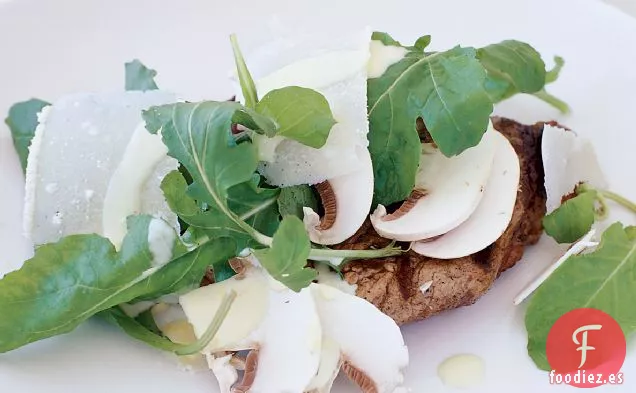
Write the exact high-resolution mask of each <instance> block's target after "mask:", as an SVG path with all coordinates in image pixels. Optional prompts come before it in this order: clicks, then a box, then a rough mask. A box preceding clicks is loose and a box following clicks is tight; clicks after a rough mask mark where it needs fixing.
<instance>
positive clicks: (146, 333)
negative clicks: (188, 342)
mask: <svg viewBox="0 0 636 393" xmlns="http://www.w3.org/2000/svg"><path fill="white" fill-rule="evenodd" d="M99 316H100V317H102V318H104V319H105V320H107V321H108V322H110V323H112V324H114V325H117V326H119V327H120V328H121V329H122V330H123V331H124V332H125V333H126V334H128V335H129V336H131V337H132V338H135V339H137V340H139V341H142V342H144V343H146V344H148V345H150V346H151V347H153V348H156V349H159V350H162V351H166V352H175V351H177V350H178V349H180V348H181V347H182V346H183V345H182V344H177V343H174V342H172V341H170V340H169V339H167V338H166V337H164V336H163V335H161V334H160V332H153V331H152V330H150V329H148V328H147V327H146V326H144V325H143V324H141V323H140V322H139V321H137V320H135V319H133V318H131V317H129V316H128V315H126V314H125V313H124V312H123V311H122V310H121V309H119V308H117V307H116V308H111V309H108V310H105V311H102V312H101V313H100V314H99Z"/></svg>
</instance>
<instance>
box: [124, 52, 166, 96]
mask: <svg viewBox="0 0 636 393" xmlns="http://www.w3.org/2000/svg"><path fill="white" fill-rule="evenodd" d="M124 66H125V70H126V83H125V88H126V90H139V91H147V90H157V89H158V88H159V87H157V84H156V83H155V79H154V78H155V76H157V71H155V70H153V69H150V68H148V67H146V66H145V65H143V64H142V63H141V62H140V61H139V60H137V59H134V60H132V61H130V62H128V63H126V64H125V65H124Z"/></svg>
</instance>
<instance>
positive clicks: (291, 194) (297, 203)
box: [277, 184, 319, 219]
mask: <svg viewBox="0 0 636 393" xmlns="http://www.w3.org/2000/svg"><path fill="white" fill-rule="evenodd" d="M277 202H278V211H279V212H280V214H281V215H282V216H286V215H293V216H296V217H298V218H300V219H303V217H304V213H303V207H309V208H311V209H312V210H313V211H318V204H319V200H318V198H317V197H316V195H315V194H314V191H313V190H312V188H311V187H310V186H308V185H306V184H302V185H298V186H291V187H284V188H281V190H280V195H279V197H278V201H277Z"/></svg>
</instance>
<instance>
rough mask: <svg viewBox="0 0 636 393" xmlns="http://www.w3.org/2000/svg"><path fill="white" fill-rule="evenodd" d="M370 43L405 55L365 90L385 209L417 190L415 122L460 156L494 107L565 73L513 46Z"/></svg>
mask: <svg viewBox="0 0 636 393" xmlns="http://www.w3.org/2000/svg"><path fill="white" fill-rule="evenodd" d="M373 39H374V40H378V41H381V42H382V43H383V44H384V45H390V46H399V47H402V48H405V49H406V50H407V53H406V55H405V56H404V58H403V59H401V60H400V61H398V62H397V63H395V64H393V65H391V66H390V67H389V68H388V69H387V70H386V71H385V72H384V73H383V74H382V75H381V76H379V77H377V78H371V79H369V81H368V86H367V89H368V93H367V94H368V108H369V109H368V112H369V127H370V132H369V151H370V153H371V158H372V161H373V169H374V176H375V189H374V200H375V202H376V203H379V204H383V205H389V204H391V203H394V202H398V201H402V200H404V199H406V197H407V196H408V195H409V194H410V193H411V191H412V190H413V187H414V185H415V175H416V172H417V168H418V164H419V159H420V148H419V135H418V133H417V130H416V127H415V122H416V120H417V118H418V117H420V118H422V120H423V121H424V125H425V127H426V129H427V131H428V132H429V133H430V135H431V137H432V139H433V141H434V142H435V144H436V145H437V147H438V148H439V150H440V152H442V153H443V154H444V155H446V156H449V157H450V156H454V155H457V154H460V153H461V152H463V151H464V150H466V149H468V148H470V147H473V146H475V145H477V144H478V143H479V141H480V140H481V137H482V135H483V134H484V132H485V131H486V128H487V125H488V121H489V119H490V115H491V114H492V110H493V105H494V104H495V103H497V102H499V101H502V100H504V99H506V98H509V97H511V96H513V95H515V94H518V93H537V92H540V91H541V90H542V89H543V88H544V86H545V84H546V82H547V81H548V80H550V81H552V80H553V79H554V78H556V76H558V70H560V67H561V66H562V61H561V60H560V63H559V64H561V65H557V67H556V69H555V70H553V71H552V72H547V71H546V70H545V64H544V62H543V60H542V59H541V56H540V55H539V54H538V53H537V52H536V51H535V50H534V49H533V48H532V47H531V46H529V45H528V44H525V43H522V42H519V41H513V40H508V41H503V42H501V43H498V44H493V45H489V46H486V47H484V48H480V49H475V48H470V47H468V48H463V47H460V46H457V47H455V48H452V49H450V50H447V51H442V52H426V51H424V49H425V48H426V47H427V46H428V44H429V43H430V36H424V37H421V38H420V39H419V40H418V41H417V42H416V44H415V45H414V46H403V45H402V44H400V43H399V42H398V41H396V40H394V39H393V38H392V37H391V36H389V35H388V34H387V33H380V32H375V33H373ZM548 75H550V77H549V78H548ZM543 94H544V95H547V93H545V92H544V93H543ZM560 109H562V110H564V109H565V108H560Z"/></svg>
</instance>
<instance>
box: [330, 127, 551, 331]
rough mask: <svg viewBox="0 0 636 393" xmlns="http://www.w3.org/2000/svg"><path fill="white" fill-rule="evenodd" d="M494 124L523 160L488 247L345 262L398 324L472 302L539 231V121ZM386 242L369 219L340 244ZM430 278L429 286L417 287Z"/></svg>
mask: <svg viewBox="0 0 636 393" xmlns="http://www.w3.org/2000/svg"><path fill="white" fill-rule="evenodd" d="M492 121H493V125H494V127H495V129H497V130H498V131H499V132H501V133H502V134H503V135H504V136H506V137H507V138H508V140H509V141H510V142H511V144H512V146H513V147H514V148H515V150H516V152H517V154H518V156H519V160H520V165H521V179H520V186H519V191H518V194H517V200H516V202H515V207H514V212H513V215H512V220H511V222H510V224H509V226H508V228H507V229H506V231H505V232H504V234H503V235H502V236H501V237H500V238H499V239H498V240H497V241H496V242H495V243H493V244H492V245H490V246H489V247H488V248H486V249H484V250H483V251H480V252H478V253H476V254H473V255H471V256H467V257H463V258H457V259H450V260H441V259H433V258H428V257H424V256H421V255H418V254H416V253H414V252H412V251H409V252H407V253H404V254H402V255H399V256H396V257H389V258H382V259H369V260H357V261H353V262H351V263H349V264H347V265H346V266H345V267H344V268H343V273H344V277H345V279H346V281H347V282H349V283H350V284H354V285H357V289H356V294H357V295H358V296H360V297H362V298H364V299H366V300H368V301H370V302H371V303H373V304H375V305H376V306H377V307H378V308H379V309H380V310H381V311H382V312H384V313H385V314H387V315H389V316H390V317H391V318H393V319H394V320H395V321H396V322H397V323H398V324H405V323H408V322H412V321H417V320H421V319H424V318H428V317H430V316H432V315H435V314H437V313H439V312H441V311H444V310H447V309H452V308H456V307H460V306H467V305H470V304H473V303H474V302H475V301H476V300H477V299H478V298H479V297H481V296H482V295H483V294H485V293H486V291H487V290H488V289H489V288H490V287H491V286H492V284H493V283H494V281H495V279H496V278H497V277H498V276H499V275H500V274H501V273H502V272H503V271H504V270H506V269H509V268H511V267H512V266H514V265H515V263H516V262H517V261H519V260H520V259H521V257H522V256H523V252H524V249H525V247H526V246H528V245H531V244H535V243H536V242H537V241H538V240H539V237H540V236H541V233H542V230H543V228H542V224H541V221H542V218H543V216H544V215H545V200H546V195H545V188H544V183H543V182H544V176H543V162H542V158H541V135H542V132H543V124H544V123H537V124H535V125H532V126H527V125H523V124H519V123H517V122H515V121H513V120H509V119H505V118H493V119H492ZM388 244H389V241H388V240H387V239H383V238H382V237H380V236H379V235H378V234H377V233H376V232H375V230H374V229H373V226H372V225H371V223H370V222H369V220H368V219H367V221H366V222H365V223H364V225H363V226H362V227H361V228H360V230H359V231H358V232H357V233H356V234H355V235H354V236H352V237H351V238H350V239H348V240H347V241H345V242H343V243H342V244H340V245H338V246H336V248H339V249H368V248H371V247H373V248H381V247H385V246H387V245H388ZM428 281H431V282H432V284H431V286H430V289H429V290H428V291H426V292H425V293H422V291H421V290H420V287H421V286H422V285H424V284H425V283H427V282H428Z"/></svg>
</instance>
